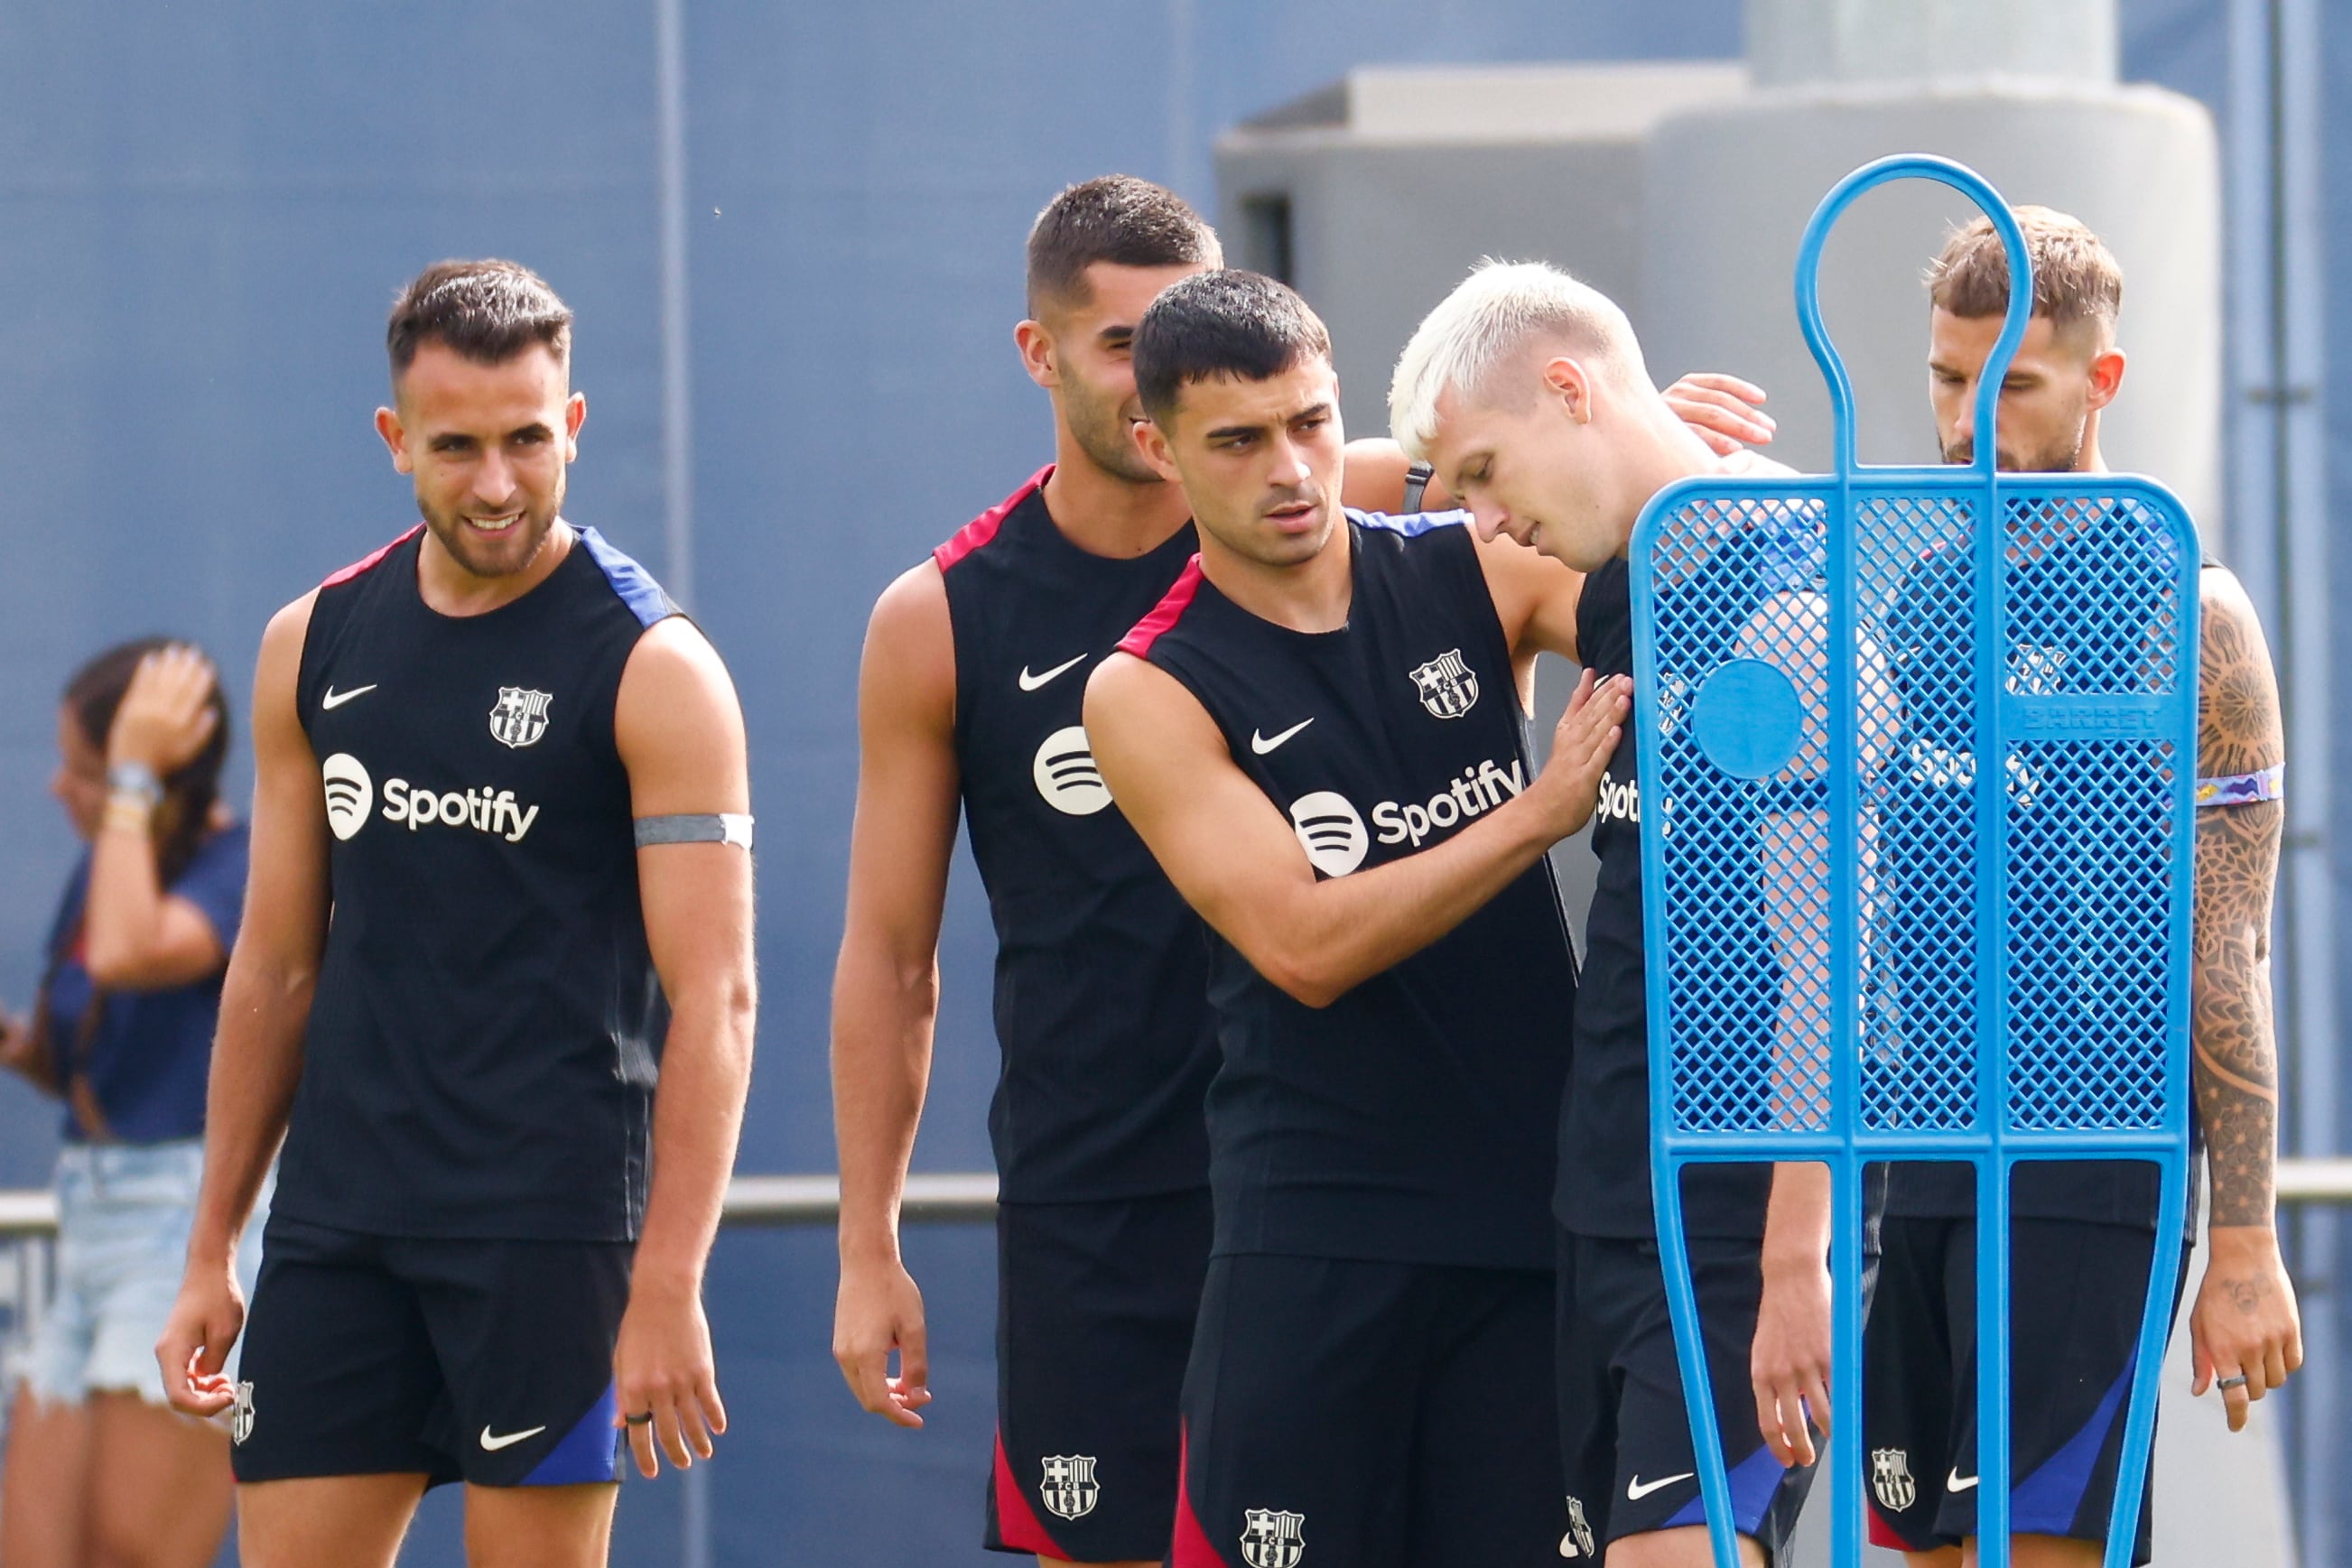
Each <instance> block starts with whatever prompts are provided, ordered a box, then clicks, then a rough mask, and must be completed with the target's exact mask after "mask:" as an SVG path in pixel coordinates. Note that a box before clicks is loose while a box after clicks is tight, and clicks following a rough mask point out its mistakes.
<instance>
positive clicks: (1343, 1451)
mask: <svg viewBox="0 0 2352 1568" xmlns="http://www.w3.org/2000/svg"><path fill="white" fill-rule="evenodd" d="M1551 1292H1552V1283H1551V1277H1550V1276H1549V1274H1546V1273H1543V1272H1541V1271H1540V1270H1506V1269H1467V1268H1452V1267H1442V1266H1439V1265H1435V1264H1420V1263H1377V1262H1363V1261H1354V1260H1339V1259H1331V1258H1295V1257H1279V1256H1267V1255H1263V1254H1255V1253H1252V1254H1245V1255H1242V1256H1237V1257H1220V1258H1216V1259H1213V1260H1211V1261H1210V1264H1209V1282H1208V1289H1207V1290H1206V1291H1205V1292H1203V1294H1202V1301H1201V1326H1200V1331H1199V1333H1197V1334H1196V1335H1195V1336H1194V1339H1193V1342H1192V1364H1191V1365H1190V1366H1189V1367H1188V1368H1187V1369H1186V1371H1185V1375H1184V1475H1183V1482H1182V1487H1183V1493H1182V1500H1181V1505H1180V1508H1179V1511H1178V1513H1177V1516H1176V1544H1175V1552H1174V1553H1173V1554H1172V1556H1171V1558H1170V1560H1169V1561H1170V1563H1171V1568H1292V1565H1293V1564H1297V1563H1301V1562H1304V1563H1307V1564H1309V1565H1310V1568H1311V1565H1312V1564H1314V1563H1331V1564H1345V1565H1346V1568H1461V1565H1462V1564H1465V1563H1477V1564H1479V1565H1480V1568H1559V1530H1560V1516H1559V1495H1560V1491H1559V1461H1558V1458H1557V1457H1556V1456H1557V1455H1558V1453H1559V1446H1558V1437H1557V1427H1556V1425H1555V1422H1554V1419H1553V1415H1552V1407H1551V1401H1550V1400H1549V1399H1548V1398H1546V1397H1545V1391H1546V1385H1547V1384H1548V1383H1549V1378H1548V1377H1547V1376H1546V1374H1547V1372H1548V1371H1549V1366H1548V1362H1549V1355H1548V1354H1547V1350H1548V1347H1549V1343H1550V1335H1549V1328H1550V1322H1551Z"/></svg>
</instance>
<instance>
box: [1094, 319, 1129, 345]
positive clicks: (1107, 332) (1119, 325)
mask: <svg viewBox="0 0 2352 1568" xmlns="http://www.w3.org/2000/svg"><path fill="white" fill-rule="evenodd" d="M1134 336H1135V323H1134V322H1132V321H1115V322H1113V323H1111V325H1109V326H1108V327H1106V328H1104V329H1102V330H1101V331H1099V332H1097V333H1096V334H1095V341H1096V342H1097V343H1109V342H1115V341H1117V340H1119V339H1121V338H1132V337H1134Z"/></svg>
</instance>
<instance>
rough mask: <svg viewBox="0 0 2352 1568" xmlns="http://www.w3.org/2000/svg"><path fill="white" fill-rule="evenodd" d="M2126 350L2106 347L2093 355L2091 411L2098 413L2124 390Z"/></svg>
mask: <svg viewBox="0 0 2352 1568" xmlns="http://www.w3.org/2000/svg"><path fill="white" fill-rule="evenodd" d="M2123 384H2124V351H2123V350H2121V349H2104V350H2100V351H2099V352H2098V353H2096V354H2094V355H2093V356H2092V357H2091V412H2092V413H2097V412H2098V411H2099V410H2101V409H2103V408H2105V407H2106V406H2107V404H2109V403H2111V402H2115V401H2116V392H2121V391H2122V390H2123Z"/></svg>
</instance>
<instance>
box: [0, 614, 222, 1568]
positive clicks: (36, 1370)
mask: <svg viewBox="0 0 2352 1568" xmlns="http://www.w3.org/2000/svg"><path fill="white" fill-rule="evenodd" d="M227 750H228V707H227V704H226V700H225V699H224V697H223V696H222V694H221V691H220V684H219V681H218V679H217V678H216V676H215V672H214V670H213V666H212V664H211V663H210V661H208V660H207V659H206V658H205V655H204V654H203V653H200V652H198V651H197V650H195V649H194V648H191V647H187V646H185V645H182V644H175V643H167V642H164V641H163V640H161V639H149V640H146V641H142V642H137V643H125V644H123V645H121V646H120V647H117V648H112V649H109V650H108V651H107V652H105V653H101V654H100V655H99V656H98V657H97V658H95V659H93V660H91V661H90V662H89V664H87V665H85V666H83V668H82V669H81V670H80V671H79V673H78V674H75V676H74V677H73V679H72V680H71V681H70V682H69V683H68V685H67V687H66V692H65V699H64V702H63V704H62V706H61V708H60V711H59V714H58V752H59V759H58V771H57V776H56V779H55V780H54V782H53V784H52V786H51V788H52V790H53V792H54V793H55V794H56V795H57V797H58V802H59V803H60V804H61V805H63V806H64V808H65V810H66V815H67V817H68V819H69V820H70V821H72V823H73V828H74V831H75V833H76V835H77V836H78V837H79V838H80V839H81V840H82V841H84V843H85V844H87V845H88V846H89V848H88V850H87V852H86V853H85V854H84V855H83V856H82V858H81V860H80V862H79V864H78V865H77V866H76V867H75V869H74V872H73V874H72V876H71V878H70V879H69V880H68V883H67V884H66V890H65V896H64V897H63V899H62V900H61V901H60V902H59V904H58V914H57V918H56V921H55V923H54V925H52V927H51V929H50V934H49V941H48V945H47V950H46V952H45V955H44V965H43V977H42V980H41V986H40V990H39V994H38V997H37V1000H36V1002H35V1005H34V1008H33V1010H32V1015H31V1017H30V1018H27V1019H18V1018H14V1017H11V1016H9V1015H8V1014H7V1013H6V1012H5V1009H0V1063H5V1065H7V1066H8V1067H10V1068H12V1069H14V1070H15V1071H17V1072H19V1073H20V1074H22V1075H23V1076H25V1077H26V1078H27V1079H29V1080H31V1081H32V1082H34V1083H35V1084H36V1085H37V1087H39V1088H41V1089H42V1090H43V1091H45V1092H48V1093H51V1094H55V1095H57V1096H58V1097H59V1098H61V1099H62V1100H64V1101H65V1103H66V1114H65V1146H64V1149H63V1151H62V1152H61V1153H60V1154H59V1155H58V1174H57V1198H58V1252H57V1293H56V1298H55V1301H53V1303H52V1304H51V1306H50V1307H49V1309H48V1311H47V1314H46V1315H45V1316H44V1318H43V1319H42V1321H41V1323H40V1326H39V1328H38V1330H37V1333H35V1335H34V1336H33V1341H32V1343H31V1345H30V1346H29V1348H28V1350H27V1351H26V1354H23V1355H22V1356H20V1357H19V1358H17V1360H16V1363H15V1364H13V1365H12V1366H11V1368H10V1375H11V1380H12V1381H13V1382H14V1384H15V1390H14V1395H13V1403H12V1405H11V1407H10V1412H9V1420H8V1428H7V1430H8V1444H7V1451H6V1458H5V1466H0V1561H5V1562H7V1563H12V1564H14V1563H83V1562H100V1563H108V1562H123V1563H153V1564H179V1563H186V1564H190V1565H192V1568H193V1565H200V1564H205V1563H211V1562H212V1561H213V1558H214V1556H215V1553H216V1552H218V1550H219V1548H220V1542H221V1537H222V1535H223V1533H224V1532H225V1531H226V1528H227V1524H228V1511H229V1501H230V1480H229V1463H228V1455H229V1444H228V1437H227V1434H226V1432H225V1431H224V1430H223V1429H222V1428H220V1427H217V1426H215V1425H213V1424H211V1423H207V1422H203V1421H197V1420H193V1419H191V1418H189V1417H186V1416H180V1415H177V1414H175V1413H173V1411H172V1410H171V1408H170V1407H169V1406H167V1405H166V1404H165V1403H164V1398H163V1379H162V1375H161V1374H160V1373H159V1372H158V1370H157V1368H156V1364H155V1358H154V1343H155V1340H156V1337H157V1335H159V1334H160V1333H162V1332H163V1325H164V1321H165V1319H166V1318H168V1317H169V1315H170V1313H171V1310H172V1303H173V1299H174V1298H175V1297H176V1296H177V1294H178V1292H179V1286H180V1267H181V1260H182V1257H183V1254H184V1252H185V1251H186V1249H187V1241H188V1228H189V1223H190V1218H191V1216H192V1214H193V1212H194V1206H195V1199H196V1187H197V1183H198V1180H199V1178H200V1177H201V1176H202V1174H203V1169H204V1144H203V1134H204V1113H205V1072H206V1071H207V1068H208V1066H209V1063H210V1060H211V1054H212V1039H213V1030H214V1026H215V1022H216V1021H217V1017H218V1013H219V1010H220V991H221V976H222V972H223V970H224V969H225V968H226V965H227V961H228V950H229V946H230V944H231V943H232V942H234V941H235V939H236V926H237V916H238V914H239V911H240V908H241V906H242V904H243V903H244V899H245V880H246V831H245V828H244V826H243V825H242V824H241V823H238V822H236V821H233V820H232V819H231V817H230V815H229V812H228V810H227V809H226V806H225V805H224V804H223V803H222V802H221V800H220V799H219V783H220V772H221V762H222V759H223V758H224V757H225V756H226V753H227ZM258 1238H259V1228H258V1226H257V1227H255V1228H254V1229H253V1230H252V1231H250V1232H249V1233H248V1235H247V1242H246V1247H245V1249H244V1251H245V1253H246V1254H247V1255H246V1256H243V1257H241V1258H240V1263H241V1264H242V1265H243V1268H244V1270H245V1275H246V1279H247V1281H248V1282H249V1281H251V1279H252V1274H253V1270H254V1268H255V1267H256V1265H257V1263H258V1261H259V1258H258V1252H259V1246H258Z"/></svg>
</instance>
